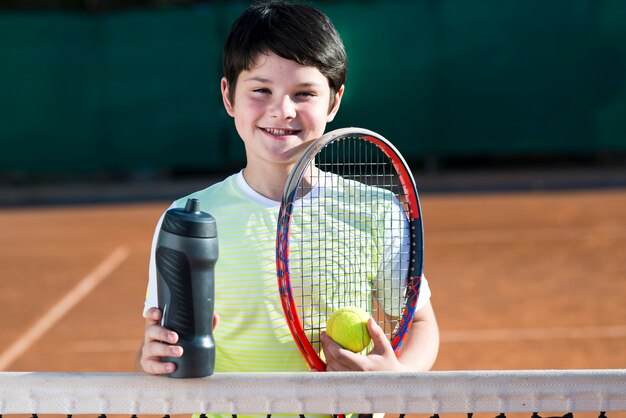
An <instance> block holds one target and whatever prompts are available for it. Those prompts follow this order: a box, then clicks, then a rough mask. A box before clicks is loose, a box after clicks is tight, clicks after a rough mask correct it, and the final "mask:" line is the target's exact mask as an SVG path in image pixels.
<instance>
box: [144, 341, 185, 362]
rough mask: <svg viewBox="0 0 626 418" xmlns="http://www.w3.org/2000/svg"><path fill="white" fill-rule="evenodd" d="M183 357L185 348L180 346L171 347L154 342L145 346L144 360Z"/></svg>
mask: <svg viewBox="0 0 626 418" xmlns="http://www.w3.org/2000/svg"><path fill="white" fill-rule="evenodd" d="M182 355H183V348H182V347H180V346H178V345H169V344H163V343H158V342H152V343H149V344H146V345H145V346H144V358H146V359H147V360H155V359H159V360H160V358H161V357H180V356H182Z"/></svg>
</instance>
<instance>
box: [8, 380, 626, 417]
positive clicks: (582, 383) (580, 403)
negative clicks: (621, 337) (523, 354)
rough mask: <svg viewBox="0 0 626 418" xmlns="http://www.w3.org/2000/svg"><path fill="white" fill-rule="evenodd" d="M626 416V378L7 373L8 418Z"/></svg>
mask: <svg viewBox="0 0 626 418" xmlns="http://www.w3.org/2000/svg"><path fill="white" fill-rule="evenodd" d="M620 411H621V412H620ZM623 411H626V370H534V371H438V372H427V373H391V372H384V373H369V372H363V373H313V372H312V373H250V374H249V373H216V374H215V375H213V376H211V377H207V378H198V379H172V378H167V377H157V376H148V375H144V374H136V373H55V372H32V373H26V372H4V373H0V417H2V418H8V417H9V416H10V414H38V415H45V414H66V415H70V414H71V415H74V414H96V415H98V416H100V415H102V414H124V415H128V416H133V415H159V416H167V415H172V414H193V413H205V414H211V413H220V414H228V415H231V414H235V415H236V414H262V415H267V414H282V413H287V414H294V415H295V416H298V415H301V414H303V415H305V416H306V415H307V414H331V415H332V414H338V413H347V412H353V413H363V414H365V413H375V412H377V413H387V414H389V415H388V416H393V415H396V416H398V415H403V414H425V416H440V417H442V418H443V417H444V416H445V414H463V415H462V416H470V417H471V416H473V417H478V416H490V417H505V416H506V417H509V416H511V414H513V415H514V416H518V415H515V414H514V413H524V415H522V416H526V417H528V418H530V417H535V418H536V417H546V416H566V417H569V416H572V415H568V414H573V416H575V417H578V416H579V414H578V413H585V414H593V415H584V416H594V417H597V416H601V417H604V416H607V417H617V416H625V414H624V412H623ZM555 412H556V413H559V415H554V413H555ZM612 412H613V413H612ZM479 413H485V414H486V415H481V414H479ZM392 414H393V415H392Z"/></svg>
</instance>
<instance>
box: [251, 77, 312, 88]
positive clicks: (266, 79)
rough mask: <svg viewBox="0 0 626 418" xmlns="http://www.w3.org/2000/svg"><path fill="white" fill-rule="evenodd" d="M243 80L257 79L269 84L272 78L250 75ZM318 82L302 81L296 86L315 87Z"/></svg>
mask: <svg viewBox="0 0 626 418" xmlns="http://www.w3.org/2000/svg"><path fill="white" fill-rule="evenodd" d="M243 81H244V82H251V81H257V82H259V83H268V84H271V83H272V80H270V79H268V78H263V77H250V78H246V79H245V80H243ZM319 85H320V83H314V82H303V83H299V84H297V85H296V86H297V87H316V86H319Z"/></svg>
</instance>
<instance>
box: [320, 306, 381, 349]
mask: <svg viewBox="0 0 626 418" xmlns="http://www.w3.org/2000/svg"><path fill="white" fill-rule="evenodd" d="M369 317H370V315H369V314H368V313H367V312H365V311H364V310H363V309H361V308H357V307H355V306H349V307H345V308H340V309H337V310H336V311H335V312H333V314H332V315H331V316H330V318H328V322H327V323H326V334H327V335H328V336H329V337H330V338H332V339H333V340H334V341H335V342H336V343H337V344H339V345H340V346H342V347H343V348H345V349H348V350H350V351H353V352H355V353H359V352H361V351H363V350H364V349H365V347H367V346H368V345H369V344H370V341H372V338H371V337H370V334H369V332H368V331H367V319H368V318H369Z"/></svg>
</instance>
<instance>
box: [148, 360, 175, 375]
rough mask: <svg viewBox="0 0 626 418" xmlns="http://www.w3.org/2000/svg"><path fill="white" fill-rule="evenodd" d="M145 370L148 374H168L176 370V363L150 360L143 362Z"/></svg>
mask: <svg viewBox="0 0 626 418" xmlns="http://www.w3.org/2000/svg"><path fill="white" fill-rule="evenodd" d="M141 366H142V367H143V370H144V371H145V372H146V373H148V374H166V373H172V372H173V371H174V370H176V365H175V364H174V363H163V362H160V361H155V360H150V361H145V362H142V363H141Z"/></svg>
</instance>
